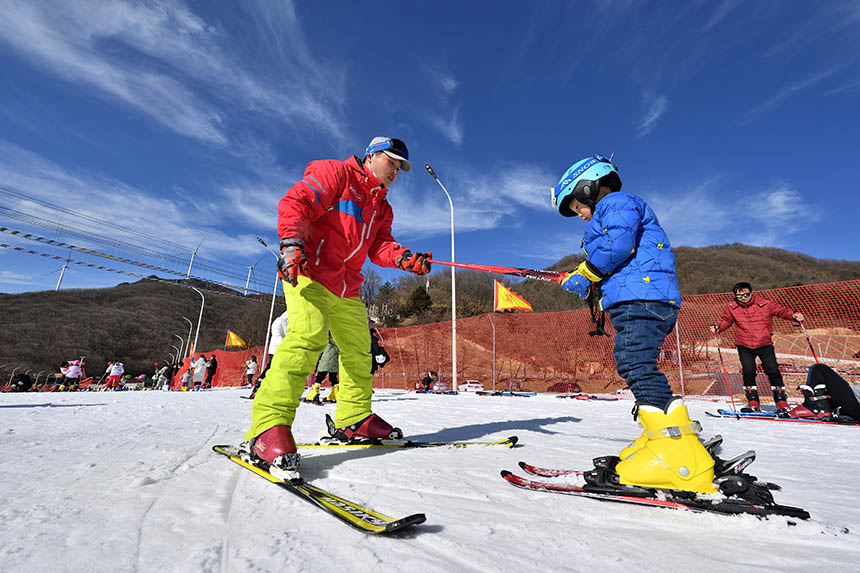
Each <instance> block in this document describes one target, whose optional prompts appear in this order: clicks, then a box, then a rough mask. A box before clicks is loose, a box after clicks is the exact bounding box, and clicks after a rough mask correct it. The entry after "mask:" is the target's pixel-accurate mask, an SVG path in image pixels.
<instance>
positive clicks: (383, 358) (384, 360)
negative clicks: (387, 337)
mask: <svg viewBox="0 0 860 573" xmlns="http://www.w3.org/2000/svg"><path fill="white" fill-rule="evenodd" d="M390 361H391V357H390V356H388V353H387V352H386V351H385V349H384V348H382V347H379V349H378V350H376V351H375V352H374V355H373V363H372V364H371V365H370V373H371V374H373V373H374V372H376V370H377V369H378V368H385V365H386V364H388V363H389V362H390Z"/></svg>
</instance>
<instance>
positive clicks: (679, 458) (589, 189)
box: [552, 155, 716, 493]
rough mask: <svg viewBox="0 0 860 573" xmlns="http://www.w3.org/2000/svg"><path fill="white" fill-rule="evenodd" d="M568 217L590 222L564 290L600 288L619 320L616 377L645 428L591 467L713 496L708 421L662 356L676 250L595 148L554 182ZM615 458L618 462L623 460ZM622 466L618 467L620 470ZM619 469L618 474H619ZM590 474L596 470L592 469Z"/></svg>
mask: <svg viewBox="0 0 860 573" xmlns="http://www.w3.org/2000/svg"><path fill="white" fill-rule="evenodd" d="M552 204H553V207H555V208H556V209H558V212H559V213H560V214H561V215H562V216H564V217H574V216H578V217H579V218H580V219H582V220H584V221H587V222H588V224H587V225H586V227H585V233H584V235H583V244H582V246H583V249H584V251H585V261H583V262H582V263H581V264H580V265H579V267H577V269H576V270H575V271H573V272H570V273H567V274H566V275H565V277H564V278H563V280H562V283H561V287H562V288H563V289H564V290H566V291H568V292H571V293H574V294H577V295H579V297H580V298H586V297H587V296H588V295H589V293H590V292H591V290H592V289H594V290H595V294H597V293H599V298H598V304H599V308H600V309H601V310H605V311H607V312H608V314H609V317H610V319H611V320H612V326H613V327H615V330H616V335H615V349H614V351H613V354H614V356H615V361H616V363H617V370H618V374H619V375H620V376H621V377H622V378H623V379H624V381H625V382H626V383H627V385H628V386H629V387H630V390H631V391H632V392H633V395H634V396H635V397H636V407H635V408H634V417H635V418H636V419H638V421H639V422H640V423H641V424H642V426H643V428H644V432H643V433H642V435H641V436H640V437H639V438H637V439H636V440H635V441H634V442H633V443H631V444H630V445H629V446H627V447H626V448H624V449H623V450H621V453H620V454H619V456H618V459H617V460H616V459H614V458H607V459H610V460H611V461H610V462H609V464H607V465H606V466H604V467H603V468H602V469H604V470H607V469H608V470H609V474H607V473H606V472H605V471H603V472H600V471H599V472H596V473H593V474H592V475H591V476H590V477H591V479H596V480H598V481H599V482H601V483H596V485H605V481H606V480H607V479H608V480H609V481H610V482H612V483H616V482H617V483H620V484H626V485H638V486H643V487H650V488H666V489H680V490H687V491H696V492H701V493H711V492H714V491H716V490H715V488H714V483H713V481H714V459H713V458H712V457H711V455H710V454H709V453H708V451H707V450H705V448H704V447H703V446H702V444H701V442H700V441H699V438H698V432H699V431H700V430H701V426H700V425H699V423H698V422H694V421H692V420H690V417H689V414H688V413H687V407H686V406H685V405H684V402H683V400H682V399H681V398H680V397H678V396H673V395H672V390H671V388H670V386H669V381H668V380H667V379H666V376H665V375H664V374H663V373H662V372H660V370H658V368H657V357H658V356H659V353H660V347H661V346H663V342H664V340H665V338H666V336H667V335H668V334H669V333H671V332H672V329H673V328H674V327H675V322H676V320H677V318H678V309H679V308H680V307H681V291H680V288H679V287H678V280H677V278H676V276H675V255H674V254H673V253H672V249H671V246H670V244H669V238H668V237H667V236H666V233H665V231H663V228H662V227H661V226H660V223H659V221H657V216H656V215H655V214H654V211H652V210H651V208H650V207H649V206H648V204H647V203H645V201H643V200H642V199H641V198H640V197H637V196H636V195H631V194H629V193H622V192H621V178H620V176H619V175H618V169H617V167H616V166H615V164H614V163H612V161H610V160H609V159H606V158H605V157H603V156H601V155H594V156H593V157H588V158H586V159H583V160H581V161H578V162H576V163H574V164H573V165H572V166H571V167H570V168H569V169H568V170H567V171H566V172H565V174H564V176H563V177H562V178H561V180H560V181H559V183H558V185H557V186H556V187H553V189H552ZM616 462H617V463H616ZM613 466H614V467H613ZM613 470H614V472H613ZM587 478H589V476H587Z"/></svg>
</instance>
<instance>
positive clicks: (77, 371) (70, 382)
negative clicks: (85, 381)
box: [60, 360, 83, 391]
mask: <svg viewBox="0 0 860 573" xmlns="http://www.w3.org/2000/svg"><path fill="white" fill-rule="evenodd" d="M60 372H61V373H62V375H63V382H62V385H63V386H64V387H65V389H66V390H69V391H77V389H78V383H79V382H80V380H81V375H82V374H83V371H82V370H81V361H80V360H69V361H66V362H63V363H62V364H61V365H60Z"/></svg>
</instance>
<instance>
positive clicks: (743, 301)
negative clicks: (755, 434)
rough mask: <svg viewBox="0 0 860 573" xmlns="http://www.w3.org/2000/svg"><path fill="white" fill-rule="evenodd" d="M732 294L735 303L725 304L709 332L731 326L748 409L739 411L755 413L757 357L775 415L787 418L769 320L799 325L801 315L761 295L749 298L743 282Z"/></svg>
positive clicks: (757, 409) (756, 403)
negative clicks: (778, 319)
mask: <svg viewBox="0 0 860 573" xmlns="http://www.w3.org/2000/svg"><path fill="white" fill-rule="evenodd" d="M732 292H733V293H734V295H735V300H733V301H732V302H730V303H728V304H726V310H725V311H724V312H723V317H722V319H721V320H720V323H719V324H718V325H711V332H713V333H715V334H716V333H718V332H722V331H724V330H726V329H728V328H729V327H730V326H731V325H732V324H734V325H735V328H736V330H735V346H737V349H738V357H739V358H740V361H741V370H742V371H743V377H744V394H746V398H747V402H748V404H749V407H748V408H742V411H753V412H758V411H759V406H760V403H759V396H758V389H757V388H756V383H755V378H756V371H755V359H756V357H758V358H759V360H761V365H762V368H764V371H765V374H767V379H768V380H769V381H770V385H771V390H772V391H773V401H774V402H775V403H776V410H777V412H778V413H780V414H787V413H788V409H789V407H788V401H787V397H786V395H785V383H784V382H783V381H782V374H780V372H779V364H777V361H776V353H775V352H774V349H773V339H772V338H771V335H772V334H773V317H774V316H778V317H780V318H783V319H785V320H796V321H797V322H803V315H802V314H801V313H799V312H794V311H793V310H791V309H788V308H785V307H784V306H782V305H780V304H777V303H775V302H773V301H772V300H768V299H766V298H764V297H763V296H761V295H758V294H753V292H752V286H750V284H749V283H746V282H740V283H737V284H736V285H735V286H733V287H732Z"/></svg>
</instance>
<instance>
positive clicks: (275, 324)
mask: <svg viewBox="0 0 860 573" xmlns="http://www.w3.org/2000/svg"><path fill="white" fill-rule="evenodd" d="M289 324H290V320H289V318H287V311H284V312H282V313H281V314H280V315H279V316H277V317H276V318H275V320H273V321H272V328H271V334H270V335H269V352H268V354H269V359H268V360H266V367H265V368H263V371H262V372H261V373H260V375H259V376H257V381H256V382H255V383H254V386H253V387H252V388H251V395H250V396H248V397H249V398H251V399H252V400H253V399H254V396H256V395H257V390H259V389H260V384H262V383H263V379H264V378H265V377H266V372H268V371H269V368H271V367H272V356H274V354H275V350H276V349H277V348H278V346H279V345H280V344H281V341H282V340H283V339H284V336H286V334H287V326H288V325H289Z"/></svg>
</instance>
